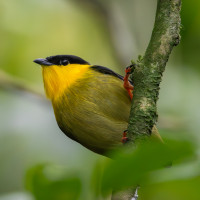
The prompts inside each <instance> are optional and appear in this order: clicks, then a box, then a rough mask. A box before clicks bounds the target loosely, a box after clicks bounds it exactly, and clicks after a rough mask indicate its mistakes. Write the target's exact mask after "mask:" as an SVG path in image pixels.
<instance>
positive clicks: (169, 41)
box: [128, 0, 181, 143]
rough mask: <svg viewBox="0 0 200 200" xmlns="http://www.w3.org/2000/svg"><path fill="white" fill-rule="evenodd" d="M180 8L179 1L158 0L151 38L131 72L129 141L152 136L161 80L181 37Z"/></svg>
mask: <svg viewBox="0 0 200 200" xmlns="http://www.w3.org/2000/svg"><path fill="white" fill-rule="evenodd" d="M180 9H181V0H158V4H157V12H156V18H155V24H154V28H153V32H152V36H151V40H150V42H149V45H148V47H147V49H146V52H145V55H144V57H143V58H142V59H139V61H138V62H137V65H136V66H135V69H134V73H133V75H132V79H133V80H132V81H133V83H134V95H133V101H132V106H131V111H130V118H129V125H128V137H129V139H130V142H132V143H135V142H137V141H138V139H139V140H143V139H145V138H146V136H149V135H151V131H152V128H153V126H154V124H155V123H156V121H157V117H158V115H157V101H158V95H159V89H160V87H159V86H160V82H161V80H162V75H163V72H164V70H165V66H166V63H167V61H168V59H169V55H170V53H171V51H172V49H173V47H174V46H176V45H178V43H179V40H180V34H179V32H180V24H181V19H180Z"/></svg>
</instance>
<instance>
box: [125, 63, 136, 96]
mask: <svg viewBox="0 0 200 200" xmlns="http://www.w3.org/2000/svg"><path fill="white" fill-rule="evenodd" d="M132 68H133V65H130V66H128V67H126V70H125V73H126V74H125V76H124V88H125V89H126V90H127V92H128V94H129V96H130V98H131V100H132V98H133V88H134V87H133V85H131V83H130V82H129V80H128V78H129V76H130V74H131V71H132Z"/></svg>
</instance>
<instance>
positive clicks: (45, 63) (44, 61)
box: [33, 58, 52, 66]
mask: <svg viewBox="0 0 200 200" xmlns="http://www.w3.org/2000/svg"><path fill="white" fill-rule="evenodd" d="M33 62H35V63H37V64H39V65H44V66H51V65H52V63H50V62H49V61H47V60H46V59H44V58H38V59H35V60H34V61H33Z"/></svg>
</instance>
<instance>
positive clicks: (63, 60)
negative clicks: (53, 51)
mask: <svg viewBox="0 0 200 200" xmlns="http://www.w3.org/2000/svg"><path fill="white" fill-rule="evenodd" d="M33 62H35V63H37V64H40V65H44V66H51V65H68V64H82V65H84V64H85V65H87V64H89V63H88V62H87V61H85V60H83V59H82V58H80V57H78V56H73V55H56V56H49V57H46V58H45V59H43V58H38V59H35V60H34V61H33Z"/></svg>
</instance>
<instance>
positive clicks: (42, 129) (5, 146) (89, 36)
mask: <svg viewBox="0 0 200 200" xmlns="http://www.w3.org/2000/svg"><path fill="white" fill-rule="evenodd" d="M156 2H157V1H156V0H148V1H147V0H126V1H120V0H109V1H102V0H73V1H72V0H26V1H25V0H18V1H15V0H9V1H8V0H1V1H0V38H1V45H0V200H12V199H15V200H29V199H33V197H32V195H31V194H30V193H28V192H26V189H25V177H26V176H25V175H26V172H27V170H28V169H30V168H31V167H32V166H35V165H37V164H40V163H50V164H55V165H56V166H61V167H63V166H64V168H65V171H67V172H68V173H76V174H77V173H79V174H80V176H81V177H82V181H83V182H84V181H85V180H86V179H87V177H88V176H90V174H91V170H92V168H93V167H94V165H95V164H96V163H97V162H99V160H101V159H105V158H103V157H102V156H99V155H97V154H95V153H92V152H90V151H89V150H87V149H85V148H84V147H82V146H81V145H79V144H78V143H76V142H74V141H72V140H70V139H69V138H67V137H66V136H65V135H64V134H63V133H62V132H61V131H60V130H59V128H58V126H57V124H56V121H55V118H54V114H53V110H52V107H51V105H50V103H49V102H48V101H47V100H46V99H45V98H44V91H43V82H42V75H41V69H40V67H39V66H38V65H36V64H34V63H33V60H34V59H36V58H44V57H46V56H50V55H56V54H72V55H77V56H80V57H82V58H84V59H85V60H87V61H89V62H90V63H91V64H98V65H103V66H107V67H109V68H111V69H113V70H114V71H116V72H118V73H120V74H122V75H123V73H124V68H125V67H126V66H127V65H128V64H130V61H131V59H134V60H137V57H138V55H143V54H144V52H145V49H146V47H147V45H148V41H149V39H150V36H151V31H152V27H153V23H154V17H155V12H156ZM199 10H200V1H197V0H183V4H182V12H181V15H182V30H181V36H182V40H181V43H180V45H179V46H178V47H176V48H174V50H173V52H172V55H171V57H170V60H169V62H168V64H167V67H166V71H165V73H164V77H163V82H162V84H161V90H160V98H159V102H158V113H159V121H158V127H159V130H160V133H161V135H165V134H174V135H176V136H177V137H183V135H186V136H188V137H191V138H192V140H194V141H195V144H197V146H198V148H197V154H198V153H199V152H200V151H199V149H200V145H199V142H200V134H199V129H200V123H199V122H200V106H199V102H200V92H199V91H200V56H199V54H200V12H199ZM87 184H89V183H88V182H87V181H85V182H84V184H83V185H84V187H87ZM83 191H84V190H83ZM83 193H84V192H83ZM86 193H87V191H85V194H82V195H83V196H84V195H85V199H89V197H88V196H87V195H88V194H86ZM86 197H87V198H86ZM157 198H158V197H157ZM83 199H84V198H83ZM152 199H153V198H152ZM158 199H159V198H158ZM177 199H178V198H177Z"/></svg>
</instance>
